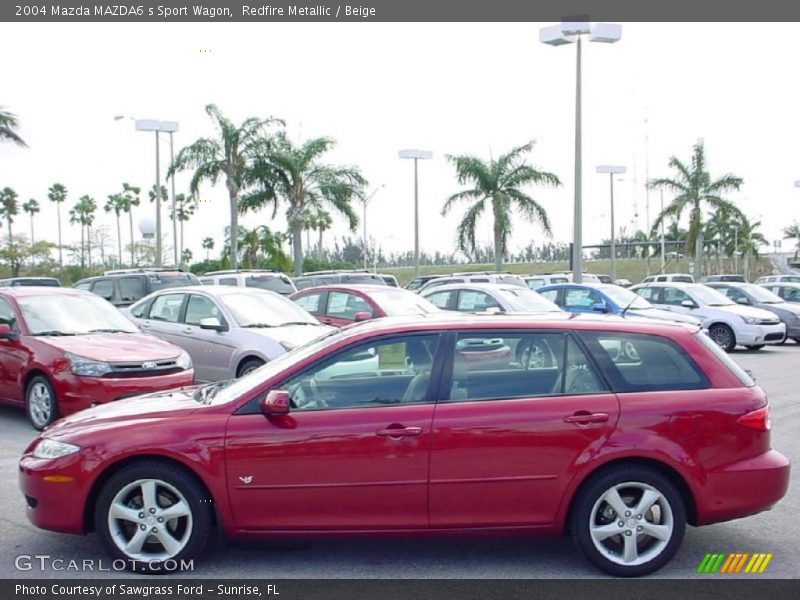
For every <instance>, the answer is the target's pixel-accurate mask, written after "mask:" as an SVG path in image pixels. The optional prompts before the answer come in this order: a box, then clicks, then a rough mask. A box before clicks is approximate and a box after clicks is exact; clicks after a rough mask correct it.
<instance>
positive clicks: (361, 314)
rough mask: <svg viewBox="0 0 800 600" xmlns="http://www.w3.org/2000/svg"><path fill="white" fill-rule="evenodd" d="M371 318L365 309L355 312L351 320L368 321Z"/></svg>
mask: <svg viewBox="0 0 800 600" xmlns="http://www.w3.org/2000/svg"><path fill="white" fill-rule="evenodd" d="M371 318H372V315H371V314H370V313H368V312H367V311H365V310H362V311H361V312H357V313H356V316H355V317H353V320H354V321H355V322H356V323H360V322H361V321H369V320H370V319H371Z"/></svg>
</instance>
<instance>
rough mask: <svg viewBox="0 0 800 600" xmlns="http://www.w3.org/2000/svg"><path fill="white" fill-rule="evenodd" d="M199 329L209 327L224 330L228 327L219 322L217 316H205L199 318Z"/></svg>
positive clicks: (213, 329) (214, 329)
mask: <svg viewBox="0 0 800 600" xmlns="http://www.w3.org/2000/svg"><path fill="white" fill-rule="evenodd" d="M199 325H200V329H210V330H212V331H226V330H227V329H228V328H227V327H226V326H225V325H223V324H222V323H220V322H219V319H218V318H217V317H205V318H203V319H200V323H199Z"/></svg>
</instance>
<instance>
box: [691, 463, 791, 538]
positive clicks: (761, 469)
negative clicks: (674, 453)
mask: <svg viewBox="0 0 800 600" xmlns="http://www.w3.org/2000/svg"><path fill="white" fill-rule="evenodd" d="M790 468H791V467H790V464H789V459H788V458H786V457H785V456H784V455H783V454H781V453H780V452H776V451H775V450H770V451H769V452H765V453H764V454H760V455H759V456H756V457H754V458H750V459H748V460H743V461H740V462H736V463H733V464H730V465H727V466H726V467H724V468H722V469H719V470H716V471H710V472H709V473H707V476H708V478H707V480H706V483H705V485H704V486H703V490H702V493H701V494H700V495H698V496H697V523H696V524H697V525H709V524H711V523H719V522H720V521H730V520H731V519H738V518H740V517H746V516H748V515H753V514H756V513H759V512H762V511H765V510H768V509H770V508H772V506H773V505H775V504H776V503H777V502H778V500H780V499H781V498H783V496H784V495H786V490H787V489H788V487H789V472H790Z"/></svg>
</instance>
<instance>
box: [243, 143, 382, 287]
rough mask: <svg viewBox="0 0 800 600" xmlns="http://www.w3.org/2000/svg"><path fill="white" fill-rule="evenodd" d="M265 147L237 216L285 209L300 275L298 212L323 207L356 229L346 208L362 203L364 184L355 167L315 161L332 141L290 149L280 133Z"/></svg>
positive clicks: (352, 213)
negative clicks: (281, 206) (282, 205)
mask: <svg viewBox="0 0 800 600" xmlns="http://www.w3.org/2000/svg"><path fill="white" fill-rule="evenodd" d="M271 142H272V143H270V144H269V146H267V147H264V146H262V147H261V148H260V150H261V152H260V153H259V155H258V157H257V159H256V160H255V162H254V165H253V169H252V170H251V171H250V176H249V177H248V180H249V181H252V182H254V183H255V185H256V189H255V190H253V191H251V192H250V193H248V194H246V195H245V196H244V197H243V198H242V202H241V208H242V211H247V210H257V209H259V208H262V207H264V206H270V205H271V206H272V207H273V215H274V214H275V211H276V210H277V207H278V203H279V202H280V201H281V200H283V201H285V202H286V204H287V211H286V220H287V221H288V223H289V229H290V231H291V234H292V255H293V258H294V274H295V275H300V274H301V273H302V272H303V212H304V211H305V209H306V208H308V207H313V208H316V209H320V208H323V207H328V208H331V209H333V210H334V211H336V212H337V213H339V214H341V215H343V216H344V217H345V218H346V219H347V220H348V223H349V225H350V229H351V230H355V228H356V226H357V225H358V217H357V216H356V213H355V211H354V210H353V207H352V206H351V205H350V203H351V201H352V200H353V198H362V197H363V189H364V186H366V184H367V181H366V179H364V177H363V176H362V175H361V173H360V172H359V170H358V169H356V168H355V167H334V166H330V165H326V164H322V163H320V162H319V159H320V157H322V155H324V154H325V153H326V152H328V151H329V150H331V149H332V148H333V146H334V144H335V142H334V141H333V140H332V139H330V138H315V139H311V140H308V141H306V142H303V143H302V144H300V145H299V146H295V145H294V144H293V143H292V142H291V141H290V140H289V139H288V138H287V137H286V135H285V134H283V133H280V134H278V135H277V136H276V137H275V139H274V140H271Z"/></svg>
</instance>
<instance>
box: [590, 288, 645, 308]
mask: <svg viewBox="0 0 800 600" xmlns="http://www.w3.org/2000/svg"><path fill="white" fill-rule="evenodd" d="M602 292H603V293H604V294H605V295H606V296H608V297H609V298H611V300H612V301H613V302H614V304H616V305H617V306H619V307H620V308H622V309H625V308H626V307H627V308H628V309H629V310H647V309H650V308H655V307H654V306H653V305H652V304H650V303H649V302H648V301H647V300H645V299H644V298H642V297H641V296H640V295H639V294H637V293H636V292H632V291H630V290H626V289H625V288H623V287H619V286H617V285H614V286H611V285H610V286H608V287H604V288H603V289H602Z"/></svg>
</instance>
